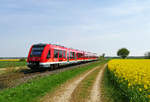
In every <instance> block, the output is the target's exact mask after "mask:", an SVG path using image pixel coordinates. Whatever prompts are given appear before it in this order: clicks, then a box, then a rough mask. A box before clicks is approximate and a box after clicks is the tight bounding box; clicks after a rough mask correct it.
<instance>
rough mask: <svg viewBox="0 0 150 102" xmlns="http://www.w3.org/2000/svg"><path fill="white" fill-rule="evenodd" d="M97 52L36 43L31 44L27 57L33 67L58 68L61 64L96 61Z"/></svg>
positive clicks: (28, 62) (29, 65) (30, 66)
mask: <svg viewBox="0 0 150 102" xmlns="http://www.w3.org/2000/svg"><path fill="white" fill-rule="evenodd" d="M97 59H98V56H97V54H96V53H91V52H85V51H80V50H77V49H72V48H67V47H64V46H61V45H55V44H42V43H41V44H34V45H32V46H31V48H30V50H29V54H28V58H27V65H28V67H29V68H31V69H39V68H40V69H41V68H44V69H45V68H50V69H53V68H57V67H58V66H59V65H61V64H72V63H81V62H87V61H95V60H97Z"/></svg>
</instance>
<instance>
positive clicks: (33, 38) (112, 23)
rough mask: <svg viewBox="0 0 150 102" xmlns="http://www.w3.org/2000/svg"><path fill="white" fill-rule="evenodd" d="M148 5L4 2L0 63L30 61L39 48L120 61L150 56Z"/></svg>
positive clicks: (143, 1) (112, 0) (103, 0)
mask: <svg viewBox="0 0 150 102" xmlns="http://www.w3.org/2000/svg"><path fill="white" fill-rule="evenodd" d="M149 5H150V1H149V0H0V38H1V40H0V46H1V50H0V57H6V56H7V57H11V56H17V57H19V56H27V54H28V50H29V48H30V46H31V45H32V44H35V43H55V44H61V45H64V46H67V47H72V48H77V49H81V50H86V51H91V52H96V53H98V54H102V53H106V55H108V56H115V55H116V51H117V50H118V49H119V48H122V47H126V48H128V49H129V50H130V52H131V54H130V55H138V56H140V55H144V53H145V52H146V51H150V47H149V43H150V40H149V38H150V12H149V11H150V6H149Z"/></svg>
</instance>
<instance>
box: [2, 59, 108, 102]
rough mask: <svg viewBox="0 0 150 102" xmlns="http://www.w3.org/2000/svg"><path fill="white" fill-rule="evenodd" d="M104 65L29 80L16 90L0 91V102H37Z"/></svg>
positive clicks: (93, 64)
mask: <svg viewBox="0 0 150 102" xmlns="http://www.w3.org/2000/svg"><path fill="white" fill-rule="evenodd" d="M104 63H106V61H102V62H94V63H91V64H89V65H85V66H83V67H78V68H75V69H72V70H67V71H64V72H60V73H58V74H52V75H49V76H45V77H42V78H38V79H36V80H31V81H30V82H27V83H25V84H22V85H19V86H17V87H16V88H10V89H6V90H3V91H1V92H0V100H1V101H2V102H34V101H38V100H39V99H40V98H41V97H42V96H44V95H46V93H47V92H51V91H53V90H54V89H56V88H57V87H58V86H59V85H61V84H63V83H64V82H66V81H67V80H69V79H71V78H73V77H75V76H77V75H79V74H81V73H83V72H85V71H86V70H89V69H91V68H94V67H96V66H98V65H101V64H104Z"/></svg>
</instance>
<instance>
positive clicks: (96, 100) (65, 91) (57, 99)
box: [41, 65, 106, 102]
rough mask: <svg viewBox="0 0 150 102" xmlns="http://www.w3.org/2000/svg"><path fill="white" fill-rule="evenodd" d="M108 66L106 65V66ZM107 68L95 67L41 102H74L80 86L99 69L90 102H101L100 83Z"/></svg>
mask: <svg viewBox="0 0 150 102" xmlns="http://www.w3.org/2000/svg"><path fill="white" fill-rule="evenodd" d="M105 66H106V65H105ZM105 66H104V67H103V68H102V69H101V68H100V67H101V66H98V67H95V68H93V69H91V70H89V71H87V72H85V73H84V74H82V75H79V76H77V77H76V78H74V79H72V80H70V81H68V82H66V83H65V84H64V85H62V86H61V87H60V88H59V89H58V90H56V91H55V92H54V93H51V94H48V95H46V96H45V97H44V98H43V99H42V100H41V102H72V101H71V98H72V93H73V92H74V90H75V89H76V88H77V87H78V85H79V84H80V83H81V81H83V80H84V79H85V78H86V77H87V76H88V75H89V74H90V73H92V72H94V71H95V70H97V69H99V70H100V69H101V70H100V71H99V73H98V75H97V77H96V79H95V81H94V83H93V86H92V90H91V91H90V92H91V93H90V100H89V102H101V101H100V81H101V76H102V73H103V70H104V68H105Z"/></svg>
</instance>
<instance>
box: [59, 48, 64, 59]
mask: <svg viewBox="0 0 150 102" xmlns="http://www.w3.org/2000/svg"><path fill="white" fill-rule="evenodd" d="M62 57H63V55H62V51H61V50H60V51H59V58H62Z"/></svg>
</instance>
